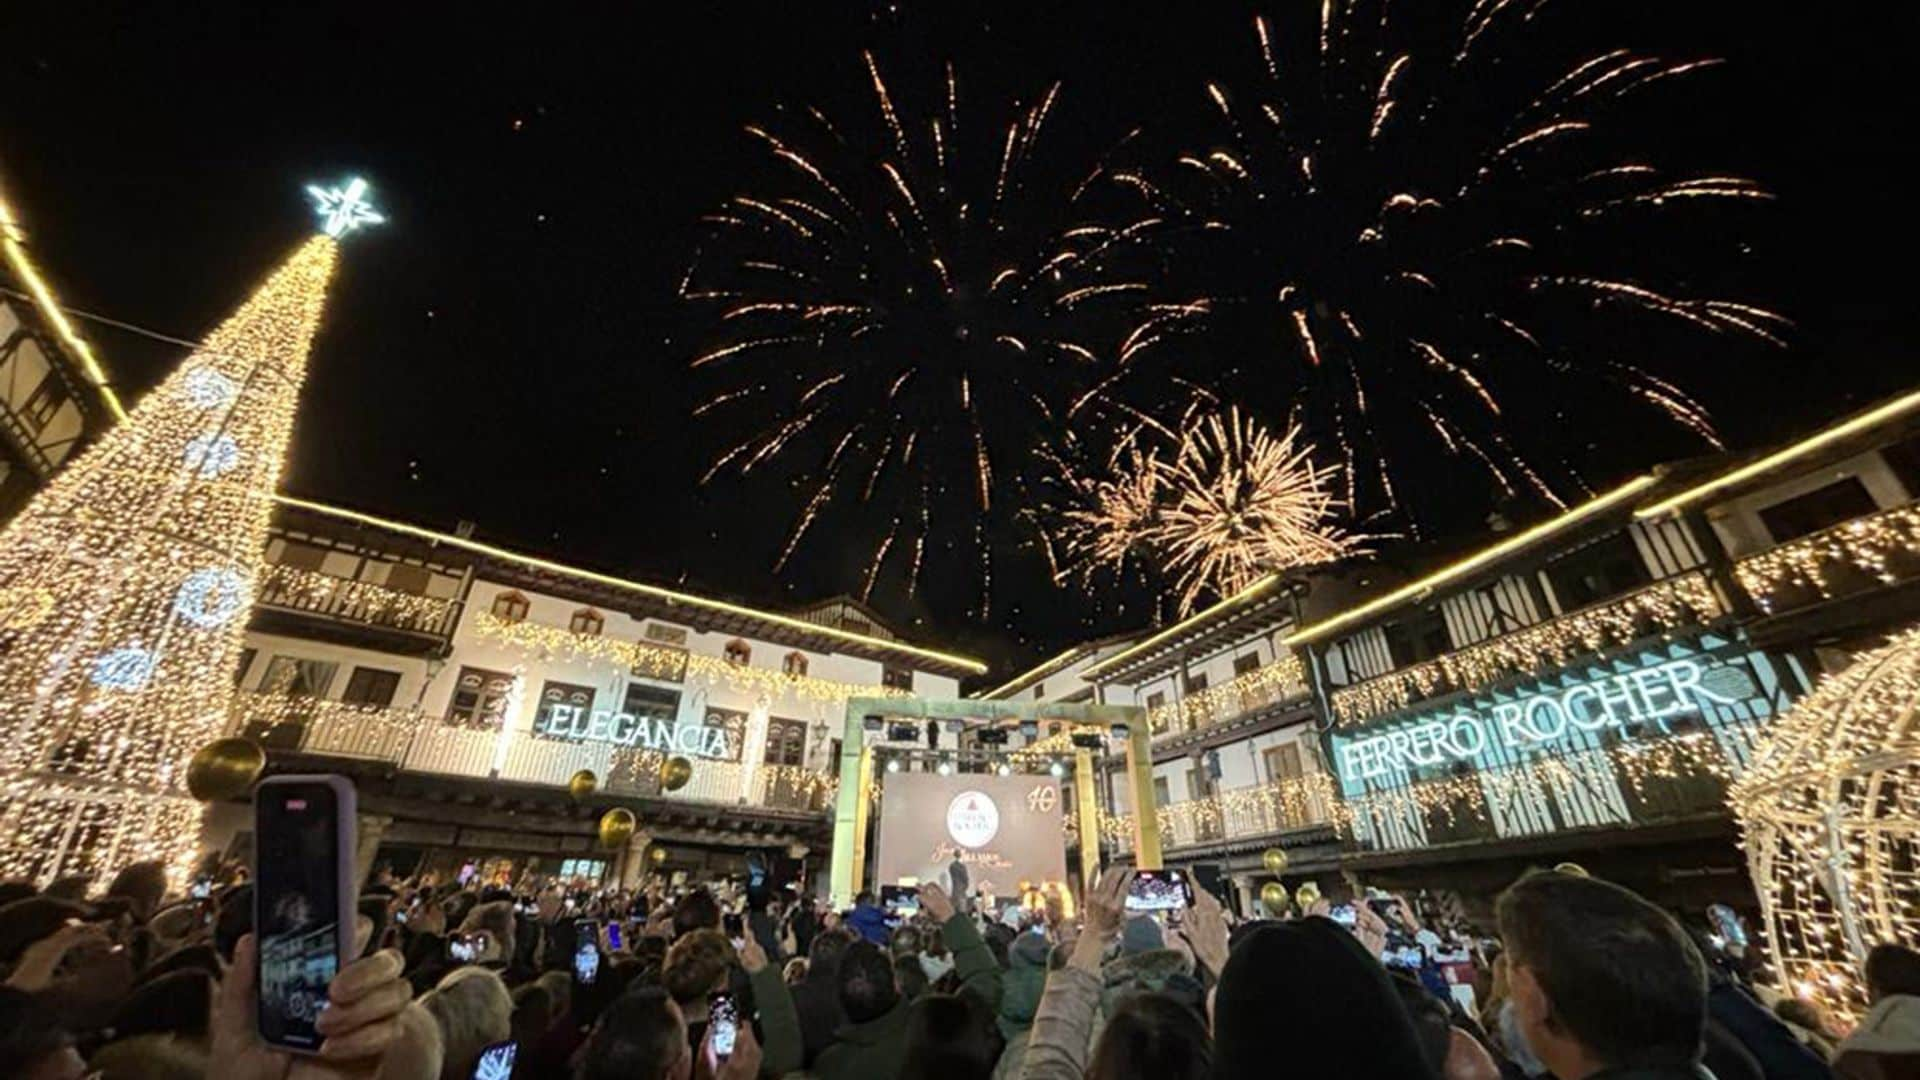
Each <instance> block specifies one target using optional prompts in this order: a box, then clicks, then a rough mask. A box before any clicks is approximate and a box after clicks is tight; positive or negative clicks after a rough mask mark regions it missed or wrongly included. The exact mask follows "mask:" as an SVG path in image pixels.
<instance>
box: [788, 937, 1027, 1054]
mask: <svg viewBox="0 0 1920 1080" xmlns="http://www.w3.org/2000/svg"><path fill="white" fill-rule="evenodd" d="M858 911H859V909H858V908H856V909H855V913H856V914H857V913H858ZM940 935H941V938H942V939H943V940H944V941H945V942H946V945H947V951H948V952H950V953H951V954H952V955H953V970H954V974H955V975H957V976H958V977H959V982H960V993H962V994H968V995H971V996H973V997H975V998H977V999H978V1000H979V1003H980V1004H981V1005H982V1006H984V1007H985V1009H986V1011H987V1012H989V1013H993V1012H997V1011H998V1010H999V1007H1000V994H1001V983H1000V965H999V964H997V963H995V962H994V959H993V953H992V951H991V950H989V949H988V948H987V944H986V942H984V941H982V940H981V939H980V931H979V930H977V929H975V928H974V925H973V920H972V919H969V918H968V917H967V916H965V915H959V914H956V915H954V916H953V917H952V918H951V919H948V920H947V921H946V923H945V924H943V925H942V926H941V927H940ZM913 1008H914V1005H913V1003H912V1002H909V1001H907V1000H905V999H902V1000H901V1001H899V1002H898V1003H897V1004H895V1005H894V1007H893V1008H892V1009H889V1010H888V1011H887V1012H886V1013H884V1014H882V1015H880V1016H877V1017H875V1018H873V1019H872V1020H869V1021H867V1022H866V1023H864V1024H847V1025H845V1026H844V1027H842V1028H841V1029H840V1030H839V1031H838V1032H836V1033H835V1038H836V1041H835V1043H834V1044H833V1045H832V1046H829V1047H828V1048H827V1049H826V1050H825V1051H824V1052H822V1053H821V1055H820V1057H819V1059H818V1060H816V1061H815V1062H814V1064H813V1075H814V1077H815V1080H884V1078H891V1077H894V1076H897V1075H898V1074H899V1072H900V1066H901V1064H902V1063H903V1062H905V1061H906V1058H907V1025H908V1022H909V1021H910V1019H911V1017H912V1012H913Z"/></svg>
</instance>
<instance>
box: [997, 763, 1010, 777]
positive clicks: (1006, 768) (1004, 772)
mask: <svg viewBox="0 0 1920 1080" xmlns="http://www.w3.org/2000/svg"><path fill="white" fill-rule="evenodd" d="M993 771H994V772H997V773H999V774H1000V775H1001V776H1012V775H1013V766H1011V765H1009V764H1007V763H1006V762H1004V761H1003V762H1001V763H1000V766H999V768H996V769H994V770H993Z"/></svg>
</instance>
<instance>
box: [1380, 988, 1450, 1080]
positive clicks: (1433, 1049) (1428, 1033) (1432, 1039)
mask: <svg viewBox="0 0 1920 1080" xmlns="http://www.w3.org/2000/svg"><path fill="white" fill-rule="evenodd" d="M1387 977H1388V978H1389V979H1390V980H1391V981H1392V983H1393V991H1394V993H1396V994H1399V995H1400V1004H1402V1005H1405V1006H1406V1007H1407V1018H1408V1019H1409V1020H1412V1021H1413V1033H1414V1035H1415V1036H1417V1037H1418V1038H1419V1039H1420V1052H1421V1053H1422V1054H1424V1055H1426V1059H1427V1064H1428V1065H1431V1066H1433V1071H1434V1072H1435V1073H1439V1072H1441V1071H1442V1070H1444V1069H1445V1068H1446V1066H1447V1050H1448V1048H1449V1047H1451V1046H1452V1045H1453V1018H1452V1017H1451V1016H1450V1015H1449V1014H1448V1013H1447V1007H1446V1006H1445V1005H1443V1004H1441V1002H1440V999H1439V998H1437V997H1434V996H1433V994H1432V993H1430V992H1429V991H1428V990H1427V988H1426V987H1424V986H1421V985H1420V980H1419V979H1416V978H1414V977H1413V976H1412V975H1411V974H1409V973H1407V972H1405V971H1389V972H1387Z"/></svg>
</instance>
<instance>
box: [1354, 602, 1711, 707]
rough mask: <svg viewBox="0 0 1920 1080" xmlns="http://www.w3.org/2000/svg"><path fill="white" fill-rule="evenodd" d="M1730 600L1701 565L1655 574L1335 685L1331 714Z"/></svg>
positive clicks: (1437, 688) (1653, 628)
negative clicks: (1564, 609)
mask: <svg viewBox="0 0 1920 1080" xmlns="http://www.w3.org/2000/svg"><path fill="white" fill-rule="evenodd" d="M1725 610H1726V607H1725V605H1724V604H1723V603H1721V600H1720V594H1719V592H1718V590H1716V589H1715V588H1714V587H1713V583H1712V582H1711V581H1710V580H1708V578H1707V576H1706V574H1705V573H1704V572H1700V571H1694V572H1691V573H1686V574H1681V575H1678V576H1675V577H1670V578H1666V579H1664V580H1661V581H1656V582H1654V583H1653V584H1651V585H1647V586H1645V587H1643V588H1640V589H1636V590H1634V591H1633V592H1630V593H1626V594H1625V595H1622V596H1616V597H1614V598H1613V599H1611V600H1605V601H1602V602H1600V603H1598V604H1594V605H1592V606H1590V607H1585V608H1581V609H1580V610H1578V611H1570V612H1568V613H1567V614H1565V615H1560V616H1557V617H1555V618H1552V619H1548V620H1546V621H1545V622H1538V623H1535V624H1533V625H1532V626H1528V627H1523V628H1521V629H1519V630H1515V631H1512V632H1511V633H1507V634H1502V635H1501V636H1499V637H1496V638H1492V639H1489V640H1487V641H1483V642H1480V643H1478V644H1475V645H1469V646H1467V647H1466V648H1463V649H1455V650H1454V651H1453V652H1450V653H1447V654H1445V655H1443V656H1438V657H1435V658H1434V659H1432V660H1428V661H1425V662H1423V663H1419V664H1413V665H1410V666H1408V667H1403V668H1400V669H1398V670H1395V671H1389V672H1387V673H1386V674H1384V675H1379V676H1376V677H1374V678H1371V679H1367V680H1366V681H1364V682H1359V683H1355V684H1354V685H1352V686H1348V687H1345V688H1342V689H1340V690H1335V691H1334V692H1333V715H1334V718H1335V720H1336V721H1337V722H1339V723H1341V724H1353V723H1358V722H1360V721H1363V720H1370V719H1372V718H1373V717H1376V716H1380V715H1383V714H1385V713H1389V712H1393V711H1395V710H1397V709H1404V708H1406V707H1407V706H1409V705H1412V704H1413V703H1415V702H1417V701H1422V700H1425V699H1426V698H1430V697H1437V696H1439V695H1441V694H1445V693H1450V692H1452V691H1455V690H1471V689H1476V688H1478V687H1482V686H1485V685H1487V684H1489V683H1492V682H1495V681H1497V680H1500V679H1504V678H1510V677H1512V676H1516V675H1526V674H1530V673H1538V672H1542V671H1546V670H1549V669H1552V668H1557V667H1563V666H1565V665H1566V664H1567V663H1568V662H1569V661H1570V660H1572V659H1574V658H1575V657H1578V656H1582V655H1585V654H1588V653H1595V652H1599V651H1601V650H1603V649H1607V648H1611V647H1614V646H1619V645H1626V644H1630V643H1632V642H1634V641H1638V640H1639V639H1641V638H1643V637H1646V636H1647V635H1649V634H1653V633H1658V632H1661V631H1668V630H1677V629H1680V628H1682V627H1686V626H1695V625H1701V624H1704V623H1708V622H1711V621H1713V620H1714V619H1715V618H1717V617H1719V616H1720V615H1721V614H1722V613H1724V612H1725Z"/></svg>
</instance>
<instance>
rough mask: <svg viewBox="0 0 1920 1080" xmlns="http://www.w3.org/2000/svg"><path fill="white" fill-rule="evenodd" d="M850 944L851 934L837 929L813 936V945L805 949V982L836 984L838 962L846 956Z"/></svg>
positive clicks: (851, 942)
mask: <svg viewBox="0 0 1920 1080" xmlns="http://www.w3.org/2000/svg"><path fill="white" fill-rule="evenodd" d="M852 944H853V932H852V931H850V930H844V929H840V928H837V927H836V928H835V929H832V930H822V931H820V932H819V933H817V934H815V935H813V943H812V944H811V945H810V946H808V948H807V981H808V982H810V983H826V984H832V983H836V982H838V981H839V979H840V960H841V958H842V957H844V956H846V955H847V946H849V945H852Z"/></svg>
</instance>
